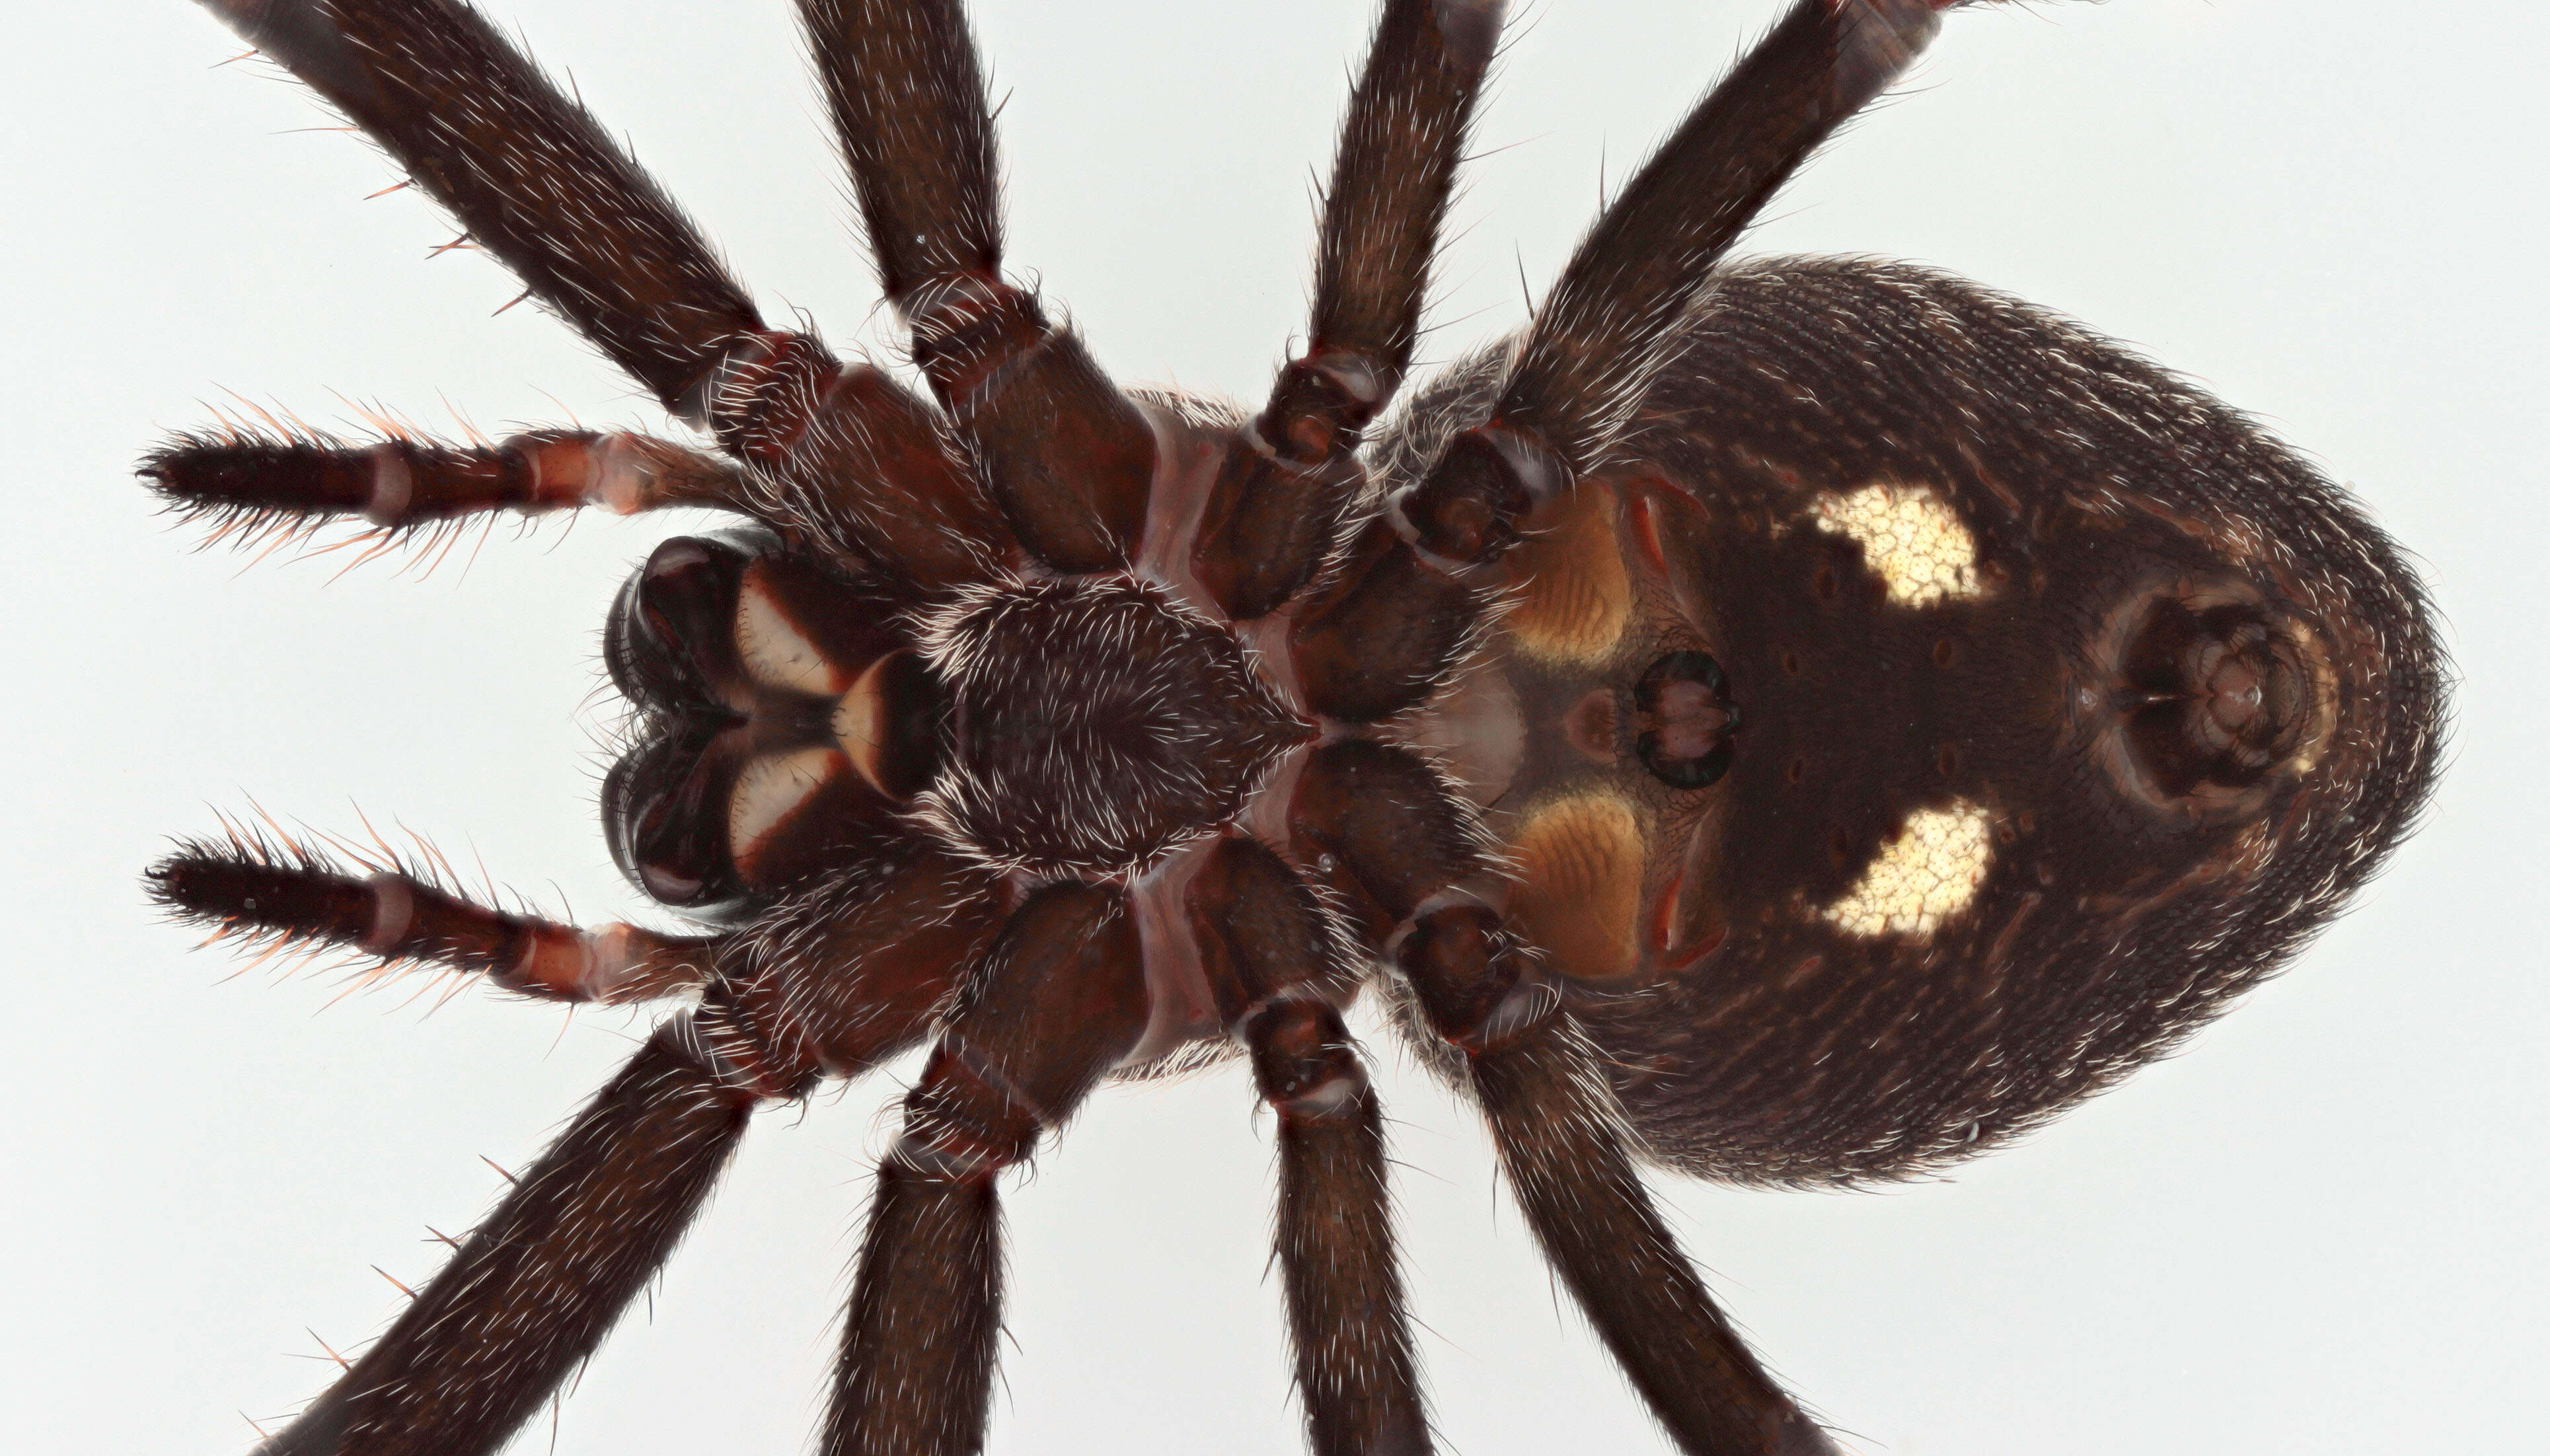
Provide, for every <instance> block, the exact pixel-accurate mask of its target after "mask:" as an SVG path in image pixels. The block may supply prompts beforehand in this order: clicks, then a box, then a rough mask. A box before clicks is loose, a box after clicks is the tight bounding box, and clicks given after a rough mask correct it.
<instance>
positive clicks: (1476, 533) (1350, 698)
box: [1293, 0, 1943, 723]
mask: <svg viewBox="0 0 2550 1456" xmlns="http://www.w3.org/2000/svg"><path fill="white" fill-rule="evenodd" d="M1939 8H1943V7H1940V6H1937V5H1934V4H1932V3H1931V0H1800V3H1799V4H1798V5H1797V6H1795V7H1794V8H1793V9H1791V10H1790V12H1789V13H1788V15H1787V16H1786V17H1785V18H1784V19H1783V20H1782V21H1781V22H1780V24H1779V25H1778V26H1777V27H1776V28H1774V29H1773V30H1772V32H1771V33H1770V35H1768V36H1766V37H1765V38H1764V39H1763V40H1762V42H1761V44H1759V45H1758V46H1756V47H1754V48H1753V49H1752V50H1751V51H1750V52H1748V53H1747V54H1746V55H1745V56H1744V58H1743V59H1742V60H1740V61H1739V62H1737V63H1736V66H1735V68H1734V69H1733V70H1731V71H1729V72H1728V73H1727V74H1726V76H1725V77H1724V79H1722V80H1721V81H1719V82H1718V84H1717V85H1716V87H1715V88H1713V89H1712V90H1711V91H1710V93H1709V95H1708V96H1707V97H1706V98H1704V99H1703V100H1702V101H1701V103H1700V105H1699V106H1698V107H1696V108H1695V109H1694V110H1693V111H1692V113H1691V115H1690V116H1689V117H1688V118H1687V119H1685V121H1684V122H1683V124H1682V126H1681V127H1680V128H1679V129H1678V130H1676V131H1675V133H1674V134H1673V136H1671V137H1670V138H1668V139H1666V141H1665V143H1664V145H1663V146H1660V147H1658V148H1657V150H1656V153H1655V155H1654V156H1652V157H1651V158H1649V159H1648V161H1647V163H1646V165H1645V166H1643V167H1641V168H1640V169H1639V171H1638V174H1637V175H1636V176H1635V177H1634V178H1632V179H1631V180H1630V182H1629V184H1628V185H1627V186H1626V187H1624V188H1623V189H1621V192H1620V195H1619V197H1618V199H1617V200H1615V201H1614V202H1613V204H1612V205H1611V207H1610V208H1608V209H1607V210H1605V212H1604V214H1603V216H1602V218H1601V219H1600V220H1599V221H1597V222H1596V223H1595V225H1594V228H1593V231H1592V232H1591V233H1589V234H1587V235H1586V239H1585V241H1584V242H1583V243H1580V244H1578V246H1577V249H1576V253H1575V255H1574V256H1573V257H1572V258H1570V259H1569V260H1568V264H1567V267H1566V269H1565V271H1564V272H1562V273H1561V274H1560V275H1559V279H1558V282H1557V283H1556V284H1555V285H1554V286H1553V287H1552V288H1551V290H1550V294H1549V297H1548V298H1547V299H1546V300H1544V301H1543V303H1542V305H1541V309H1540V312H1539V313H1538V314H1537V315H1536V316H1535V317H1534V318H1533V320H1532V322H1531V326H1530V328H1529V329H1528V331H1527V332H1526V333H1525V334H1524V336H1523V341H1522V345H1521V348H1520V351H1519V352H1518V353H1517V355H1516V358H1515V361H1514V364H1513V366H1512V369H1511V371H1510V372H1509V373H1508V375H1507V378H1506V384H1505V388H1504V391H1503V392H1502V393H1501V394H1500V395H1499V396H1498V399H1497V402H1496V406H1495V408H1494V410H1493V411H1492V413H1491V415H1490V418H1489V419H1488V421H1487V423H1485V424H1483V425H1478V426H1473V427H1471V428H1470V429H1467V430H1464V431H1462V432H1461V433H1460V434H1459V435H1457V436H1455V437H1453V438H1452V440H1451V442H1450V444H1449V445H1448V446H1446V447H1445V449H1444V451H1443V453H1442V455H1441V457H1440V458H1439V459H1437V460H1436V461H1435V462H1434V464H1433V466H1432V467H1431V468H1430V469H1429V470H1428V471H1427V472H1426V474H1425V476H1424V478H1423V479H1422V481H1420V482H1419V484H1418V485H1417V487H1416V488H1415V489H1414V490H1413V491H1411V492H1410V493H1409V494H1408V495H1407V496H1406V497H1405V498H1403V499H1402V500H1401V501H1400V502H1399V503H1398V504H1397V506H1396V508H1395V509H1394V510H1393V511H1392V513H1391V516H1390V517H1389V518H1385V519H1383V520H1380V521H1376V522H1374V523H1373V524H1372V525H1371V526H1370V527H1368V528H1367V529H1366V530H1365V532H1364V534H1363V535H1362V536H1361V537H1360V538H1359V539H1358V540H1357V541H1356V542H1355V543H1354V545H1353V546H1352V547H1351V548H1350V550H1349V552H1348V557H1347V562H1346V565H1345V568H1344V570H1343V572H1342V573H1341V574H1340V576H1339V577H1338V579H1337V582H1336V584H1335V585H1334V586H1333V587H1332V588H1330V589H1329V590H1328V591H1326V592H1325V593H1324V594H1323V595H1322V597H1321V599H1320V600H1319V601H1317V602H1315V603H1313V604H1312V605H1311V606H1310V607H1309V608H1308V609H1306V610H1305V611H1304V612H1303V613H1302V615H1301V616H1299V617H1298V618H1296V619H1295V622H1294V626H1293V649H1294V660H1295V664H1296V668H1297V670H1298V671H1299V672H1300V673H1301V676H1302V684H1303V688H1304V691H1305V693H1306V694H1307V695H1308V697H1309V700H1310V702H1311V705H1312V706H1313V707H1315V708H1317V709H1319V710H1320V711H1321V712H1323V713H1325V714H1328V715H1329V716H1331V717H1335V718H1341V719H1345V720H1347V721H1349V722H1357V723H1370V722H1378V721H1380V720H1382V719H1385V718H1388V717H1390V716H1391V715H1393V714H1396V713H1399V712H1401V711H1403V710H1405V709H1407V708H1409V707H1412V706H1414V705H1415V704H1417V703H1418V702H1420V701H1422V699H1423V698H1424V697H1425V695H1426V694H1427V693H1429V692H1430V691H1432V689H1433V687H1434V685H1435V684H1436V683H1438V682H1440V681H1441V680H1442V677H1443V674H1444V673H1445V672H1446V671H1447V670H1448V668H1449V667H1450V665H1451V663H1452V662H1453V661H1454V660H1456V659H1457V658H1458V657H1459V655H1461V654H1462V653H1463V652H1465V651H1467V650H1468V647H1469V643H1470V641H1471V634H1470V631H1468V630H1467V626H1466V625H1467V623H1469V622H1471V621H1474V620H1475V618H1476V616H1477V614H1478V613H1479V612H1480V611H1481V610H1483V609H1484V606H1485V603H1486V601H1487V600H1488V598H1487V596H1486V594H1485V593H1484V591H1483V590H1482V586H1481V583H1480V582H1479V581H1478V580H1477V579H1476V578H1477V577H1478V576H1479V575H1480V571H1479V568H1483V567H1486V566H1488V565H1489V564H1491V563H1493V562H1494V561H1495V560H1496V559H1497V558H1498V557H1499V556H1501V555H1502V554H1503V553H1504V552H1505V550H1506V549H1507V548H1508V547H1509V546H1511V545H1512V544H1514V542H1515V540H1516V539H1517V538H1518V534H1519V531H1520V521H1521V520H1522V518H1523V517H1524V516H1526V515H1527V514H1529V512H1530V510H1531V508H1532V507H1533V506H1534V505H1536V504H1538V503H1540V502H1542V501H1546V500H1549V499H1551V498H1553V497H1555V496H1557V495H1560V494H1562V493H1564V492H1566V491H1568V490H1570V489H1572V488H1573V486H1574V484H1575V482H1576V480H1577V479H1578V478H1580V477H1581V476H1583V475H1585V474H1587V473H1589V472H1591V471H1592V470H1594V469H1596V468H1597V467H1599V466H1600V465H1602V464H1603V463H1604V462H1605V460H1606V456H1607V451H1609V450H1610V449H1611V447H1612V444H1613V441H1614V440H1615V438H1616V437H1618V434H1619V432H1620V431H1621V430H1622V429H1623V428H1624V427H1625V426H1626V425H1627V424H1628V422H1629V419H1630V417H1631V416H1632V415H1633V414H1634V413H1635V411H1636V408H1637V404H1638V401H1639V400H1640V399H1641V398H1643V397H1644V396H1645V393H1646V390H1647V388H1648V386H1649V385H1650V384H1651V383H1652V382H1653V381H1654V379H1655V376H1656V373H1657V371H1658V370H1659V369H1661V368H1662V367H1664V365H1665V364H1666V363H1668V362H1669V361H1670V359H1671V356H1672V350H1671V347H1670V344H1671V340H1672V339H1673V337H1674V332H1675V329H1676V327H1677V326H1678V325H1679V323H1680V322H1681V320H1682V318H1683V316H1684V312H1685V310H1686V309H1687V307H1688V306H1689V304H1690V301H1691V299H1692V298H1693V297H1694V296H1695V295H1696V294H1697V293H1698V292H1699V290H1700V289H1701V288H1702V286H1703V285H1704V284H1706V283H1707V281H1708V280H1709V277H1710V274H1711V272H1712V270H1714V269H1715V268H1716V266H1717V263H1718V261H1719V260H1720V259H1721V258H1722V257H1723V256H1724V255H1725V252H1726V249H1727V247H1728V246H1729V245H1731V244H1732V243H1734V241H1735V240H1736V238H1737V237H1739V236H1740V235H1741V234H1742V233H1743V231H1744V229H1745V228H1746V227H1747V226H1748V225H1750V224H1751V222H1752V221H1753V219H1754V218H1755V216H1757V215H1758V214H1759V213H1760V212H1761V210H1762V208H1763V206H1764V205H1765V204H1767V203H1768V202H1769V201H1770V199H1771V196H1772V194H1773V193H1774V192H1776V191H1778V190H1779V187H1780V185H1781V183H1783V182H1784V181H1786V180H1787V179H1788V177H1789V175H1790V174H1791V173H1792V172H1794V171H1795V170H1796V169H1797V168H1798V166H1799V164H1800V163H1802V162H1803V161H1805V160H1806V158H1807V157H1808V155H1809V154H1811V153H1812V152H1813V151H1814V149H1815V148H1816V147H1817V146H1821V145H1822V144H1823V142H1824V141H1825V139H1827V138H1828V137H1830V136H1831V135H1832V134H1833V132H1834V130H1835V129H1836V128H1838V127H1839V126H1840V125H1841V124H1842V123H1843V122H1845V121H1847V120H1848V119H1849V118H1850V116H1851V115H1852V113H1854V112H1856V111H1858V110H1859V109H1860V108H1861V107H1863V106H1865V105H1866V104H1867V103H1868V102H1870V101H1871V100H1873V99H1875V98H1876V97H1877V95H1878V94H1879V93H1881V92H1882V91H1884V90H1885V89H1886V87H1887V85H1888V84H1889V83H1890V82H1892V81H1893V80H1894V79H1895V78H1896V77H1898V76H1900V75H1901V74H1903V72H1904V70H1905V68H1906V67H1907V66H1909V65H1910V64H1911V63H1912V61H1913V56H1914V55H1916V54H1918V53H1919V51H1920V49H1921V48H1922V47H1923V46H1924V45H1925V44H1926V43H1927V42H1928V40H1929V38H1930V36H1931V35H1932V34H1933V33H1934V32H1935V31H1936V30H1937V29H1938V19H1937V16H1936V15H1935V14H1934V13H1933V12H1934V10H1936V9H1939ZM1375 633H1379V634H1380V635H1379V636H1378V637H1376V636H1374V635H1373V634H1375ZM1377 642H1378V643H1379V644H1380V645H1379V646H1378V647H1377V645H1376V643H1377Z"/></svg>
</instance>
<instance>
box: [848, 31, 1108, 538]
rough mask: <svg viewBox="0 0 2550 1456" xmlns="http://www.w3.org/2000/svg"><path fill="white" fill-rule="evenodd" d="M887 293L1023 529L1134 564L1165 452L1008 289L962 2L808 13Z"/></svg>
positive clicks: (1073, 349)
mask: <svg viewBox="0 0 2550 1456" xmlns="http://www.w3.org/2000/svg"><path fill="white" fill-rule="evenodd" d="M798 8H799V10H800V11H801V12H802V13H803V15H804V17H805V22H806V32H807V36H808V38H809V40H810V42H811V43H812V45H813V48H814V51H815V63H816V69H817V70H818V71H819V72H820V73H821V74H822V76H823V80H824V94H825V97H826V99H827V100H828V101H829V102H830V104H831V107H832V113H833V124H834V129H835V130H836V131H837V132H838V134H839V136H840V140H841V149H842V152H843V154H844V155H845V157H846V159H847V160H848V163H849V168H850V178H851V181H852V183H853V184H854V185H855V187H856V189H857V192H858V199H859V212H860V216H861V217H862V218H863V219H864V220H865V222H866V224H867V234H868V242H869V244H870V246H871V247H872V248H873V249H874V251H875V254H876V262H877V271H878V274H879V276H880V278H881V279H882V281H883V283H884V285H885V291H886V296H887V297H889V298H891V299H893V300H894V304H895V307H896V309H897V310H898V311H899V312H901V314H902V315H903V318H904V321H905V322H906V323H907V324H908V325H910V326H911V329H912V347H913V356H914V359H915V360H916V361H917V362H918V363H919V364H920V365H921V368H922V371H923V372H924V373H925V374H927V375H928V376H929V378H930V384H931V388H932V389H933V390H935V391H936V392H937V395H938V400H939V403H940V404H942V405H944V406H945V407H946V409H947V413H948V414H949V415H950V416H951V417H953V418H954V420H955V421H956V424H957V426H958V428H959V429H960V430H961V431H962V432H963V434H964V435H965V437H967V438H968V439H969V440H970V441H971V442H972V444H973V446H974V450H975V453H976V455H977V457H978V458H979V459H980V460H981V462H982V467H983V474H984V479H985V483H986V485H988V487H989V488H990V490H991V493H992V498H993V499H994V500H995V501H997V502H999V503H1000V508H1001V510H1002V512H1003V514H1004V515H1006V516H1007V517H1008V519H1009V523H1010V526H1011V528H1012V530H1014V531H1015V532H1016V533H1017V534H1018V536H1019V539H1020V540H1022V541H1024V542H1025V543H1026V544H1027V547H1028V549H1029V550H1030V551H1032V552H1034V553H1035V554H1036V555H1037V556H1038V557H1040V558H1041V559H1043V560H1044V561H1046V562H1047V563H1049V564H1051V565H1053V566H1055V567H1057V568H1059V569H1061V570H1064V571H1114V570H1121V569H1123V568H1124V566H1125V564H1126V562H1127V561H1128V559H1129V558H1130V557H1131V555H1132V554H1133V551H1134V548H1135V546H1136V544H1137V543H1138V542H1139V540H1140V538H1141V534H1142V522H1143V516H1144V513H1145V511H1146V510H1147V507H1148V502H1149V499H1150V488H1151V468H1152V464H1153V461H1154V459H1155V457H1156V455H1157V445H1156V442H1155V441H1154V439H1153V437H1152V435H1151V430H1150V427H1149V425H1148V424H1147V423H1145V422H1144V420H1143V418H1142V415H1141V413H1140V412H1139V411H1138V410H1136V409H1135V408H1134V407H1133V404H1132V402H1131V401H1130V400H1128V399H1127V398H1126V397H1125V396H1124V395H1123V394H1122V393H1121V392H1120V391H1118V390H1117V388H1116V386H1115V385H1114V384H1112V383H1110V382H1109V381H1108V379H1107V376H1106V375H1105V374H1104V373H1102V372H1101V371H1100V370H1099V367H1098V364H1097V361H1096V360H1095V359H1092V358H1091V357H1090V356H1089V351H1088V349H1087V348H1086V347H1084V346H1083V345H1082V343H1081V341H1080V340H1079V338H1078V337H1077V336H1075V335H1074V334H1073V333H1072V332H1071V331H1070V330H1069V329H1066V328H1059V327H1056V326H1054V325H1052V324H1050V323H1048V322H1047V321H1046V319H1045V316H1044V312H1043V309H1042V308H1041V307H1040V306H1039V305H1038V303H1037V301H1036V299H1035V297H1034V295H1032V294H1030V293H1027V292H1025V291H1023V290H1021V289H1018V288H1014V287H1011V286H1010V285H1009V284H1007V283H1004V282H1003V281H1001V275H1000V269H1001V224H1000V191H999V185H998V168H997V167H996V165H995V163H994V159H993V139H992V117H991V109H990V107H989V106H988V104H987V103H986V101H985V98H984V94H983V73H982V65H981V62H980V60H979V59H978V58H977V57H976V55H975V51H974V41H973V36H972V35H971V33H970V32H969V31H968V30H967V28H966V24H965V17H964V14H963V11H962V9H961V8H960V7H959V6H958V5H957V4H956V3H955V0H800V5H799V7H798Z"/></svg>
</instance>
